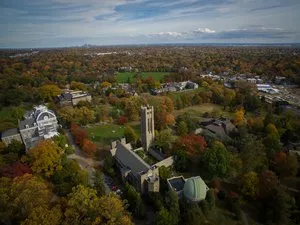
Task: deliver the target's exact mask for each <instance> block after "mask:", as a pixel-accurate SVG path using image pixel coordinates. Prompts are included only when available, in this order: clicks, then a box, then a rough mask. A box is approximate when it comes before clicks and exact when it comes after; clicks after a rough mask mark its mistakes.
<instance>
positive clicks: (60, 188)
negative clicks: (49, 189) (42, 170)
mask: <svg viewBox="0 0 300 225" xmlns="http://www.w3.org/2000/svg"><path fill="white" fill-rule="evenodd" d="M51 181H52V183H53V184H54V185H55V187H54V190H55V193H56V194H57V195H59V196H66V195H67V194H69V193H70V192H71V191H72V188H73V187H74V186H77V185H79V184H81V185H84V186H87V185H88V173H87V171H85V170H82V169H81V168H80V166H79V165H78V163H77V162H76V161H75V160H65V162H64V163H62V169H61V170H59V171H55V172H54V174H53V175H52V176H51Z"/></svg>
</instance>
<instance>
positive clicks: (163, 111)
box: [0, 47, 300, 225]
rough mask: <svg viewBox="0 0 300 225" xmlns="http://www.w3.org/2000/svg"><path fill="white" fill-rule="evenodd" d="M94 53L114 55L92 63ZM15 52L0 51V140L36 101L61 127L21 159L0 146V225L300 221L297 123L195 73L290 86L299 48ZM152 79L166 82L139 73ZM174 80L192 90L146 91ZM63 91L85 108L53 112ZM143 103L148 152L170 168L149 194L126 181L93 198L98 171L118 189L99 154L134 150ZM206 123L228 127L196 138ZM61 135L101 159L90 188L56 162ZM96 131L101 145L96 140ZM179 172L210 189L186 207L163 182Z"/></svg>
mask: <svg viewBox="0 0 300 225" xmlns="http://www.w3.org/2000/svg"><path fill="white" fill-rule="evenodd" d="M97 52H117V54H115V53H114V54H110V55H104V56H97V55H95V54H94V53H97ZM17 53H18V51H15V50H14V51H13V50H11V51H10V50H7V51H2V52H1V54H0V55H1V57H0V62H1V63H0V86H1V91H0V132H3V131H5V130H7V129H9V128H13V127H17V126H18V121H19V120H21V119H22V118H23V115H24V112H25V111H27V110H30V109H31V108H32V106H34V105H37V104H47V106H48V107H49V108H50V109H52V110H53V111H55V113H56V115H57V117H58V120H59V124H61V125H62V128H63V129H61V130H60V133H61V134H60V135H59V136H57V137H55V138H54V139H53V140H52V141H50V140H45V141H42V142H40V143H39V144H38V145H36V146H35V147H34V148H32V149H31V150H30V152H29V153H28V154H26V152H25V149H24V146H23V145H22V144H21V143H19V142H17V141H13V142H12V143H11V144H9V145H8V146H5V145H4V143H2V142H0V175H1V178H0V218H1V223H3V224H28V225H29V224H47V223H46V222H45V221H47V222H48V224H51V225H55V224H132V223H133V222H132V221H133V219H134V220H141V221H143V223H146V222H147V220H151V221H153V223H154V224H157V225H160V224H168V225H177V224H188V225H189V224H191V225H194V224H224V225H226V224H228V225H229V224H244V223H245V218H247V221H248V223H249V224H283V225H285V224H286V225H293V224H295V225H296V224H299V223H300V213H299V210H300V191H299V190H300V166H299V165H300V163H299V162H300V161H299V160H300V159H299V154H298V153H297V152H299V151H298V150H297V148H296V147H295V146H297V144H299V143H300V116H299V114H297V113H295V111H292V110H284V109H283V108H281V104H280V103H273V104H270V103H268V102H266V101H265V99H264V98H261V97H260V96H259V95H258V92H257V90H256V88H255V86H254V85H253V84H250V83H247V82H243V81H238V82H237V84H236V87H235V88H234V89H228V88H226V87H224V85H223V83H222V82H221V81H213V80H211V79H208V78H207V79H206V78H205V79H203V78H201V77H200V76H199V75H201V74H207V73H210V72H211V73H213V74H228V76H230V75H233V74H239V73H244V74H251V75H253V76H255V75H260V76H262V77H266V78H267V79H270V80H272V79H273V78H274V77H275V76H285V77H287V78H288V79H289V81H290V82H292V83H298V84H299V83H300V56H299V54H300V51H299V49H293V48H288V47H286V48H279V47H260V48H259V47H131V48H129V47H123V48H121V47H120V48H119V47H115V48H68V49H44V50H43V49H41V50H40V52H39V53H38V54H35V55H32V56H27V57H14V58H10V57H9V56H10V55H14V54H17ZM128 67H131V70H132V72H133V73H134V74H135V75H134V80H133V81H131V82H130V85H131V86H130V88H131V89H132V90H133V91H127V90H124V88H123V87H122V86H120V85H119V84H118V83H117V82H116V75H117V73H118V72H121V71H123V70H124V68H125V69H126V68H128ZM158 71H161V72H169V75H166V76H164V78H163V79H162V80H161V81H158V80H156V79H154V78H153V77H151V76H149V77H146V78H144V77H141V76H140V75H139V72H158ZM150 74H151V73H150ZM186 80H191V81H193V82H195V83H196V84H198V85H199V87H198V88H197V89H195V90H190V91H183V92H178V93H163V94H161V95H155V96H154V95H151V94H150V92H151V90H152V89H153V88H158V87H160V86H161V84H162V83H164V82H170V81H186ZM66 88H70V89H73V90H82V91H87V92H88V93H90V94H91V96H92V101H91V102H86V101H81V102H79V103H78V104H77V105H76V106H64V105H60V104H58V102H57V99H56V96H57V95H59V94H61V93H63V90H64V89H66ZM143 105H151V106H154V121H155V130H156V131H155V140H154V144H153V147H154V148H155V149H157V150H159V151H160V152H161V153H163V154H164V155H166V156H172V155H173V156H174V159H175V163H174V165H173V168H164V167H162V168H160V173H159V174H160V185H161V189H160V192H159V193H154V194H150V195H148V196H142V195H141V194H140V193H138V192H137V191H136V190H135V189H134V188H133V186H131V185H130V184H127V183H126V184H122V185H121V189H122V194H121V195H120V196H118V195H116V194H114V193H111V194H105V187H104V181H103V179H104V178H103V176H104V175H103V174H105V175H107V176H109V177H112V179H115V180H117V181H118V180H119V181H120V180H121V179H120V175H119V174H118V173H119V172H118V170H116V168H115V162H114V159H113V158H112V157H111V156H110V155H109V154H108V151H107V149H108V148H109V147H107V145H108V143H109V142H110V141H113V140H114V139H116V138H121V137H123V136H124V137H126V139H127V141H128V142H130V143H131V144H132V145H133V146H134V147H140V146H141V141H140V140H139V135H140V134H139V132H138V131H137V130H138V129H139V121H140V108H141V106H143ZM210 118H212V119H220V118H226V119H228V121H230V122H231V123H232V124H233V126H234V129H233V130H232V132H230V133H229V132H228V135H226V138H221V137H218V136H214V135H210V134H208V133H205V132H204V133H201V134H198V133H196V132H195V131H196V130H197V129H199V128H203V127H202V126H201V123H202V122H203V121H205V120H207V119H210ZM136 127H138V128H137V129H136ZM116 128H119V130H117V129H116ZM66 130H67V131H70V135H72V137H73V138H74V141H75V143H76V144H77V146H78V147H79V148H80V149H81V150H82V152H83V153H84V154H86V155H87V157H94V158H96V159H99V160H103V161H104V165H103V166H102V167H101V168H96V173H95V182H94V184H93V185H91V183H90V182H89V175H88V173H87V171H86V170H84V169H82V168H80V166H79V165H78V163H77V162H76V161H75V160H70V159H69V158H68V156H69V155H70V154H73V153H74V149H72V147H71V146H70V143H69V142H68V141H67V138H66V137H67V136H66V133H65V132H66ZM91 130H93V132H95V133H93V132H91ZM111 130H113V131H114V132H113V133H112V132H111ZM96 132H98V133H99V134H97V133H96ZM118 132H120V134H119V133H118ZM103 133H105V135H107V136H105V138H106V139H105V140H104V141H103V140H102V139H101V138H99V139H97V135H103ZM109 133H111V136H109ZM103 136H104V135H103ZM140 154H141V157H145V159H146V158H147V156H146V154H145V155H142V153H140ZM103 155H104V157H103ZM147 160H149V161H147V162H149V163H150V164H151V162H152V161H151V159H147ZM182 174H183V175H185V176H201V177H202V178H203V179H204V180H205V182H206V184H207V185H208V186H209V188H210V190H209V191H208V192H207V195H206V199H205V200H203V201H201V202H200V203H191V202H187V201H185V200H184V199H182V198H179V197H178V196H177V195H176V194H174V193H173V192H172V191H171V190H169V189H168V185H167V179H168V178H170V177H172V176H174V175H182ZM147 210H149V211H152V212H153V213H154V216H153V218H149V215H148V214H147V212H148V211H147Z"/></svg>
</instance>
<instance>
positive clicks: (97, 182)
mask: <svg viewBox="0 0 300 225" xmlns="http://www.w3.org/2000/svg"><path fill="white" fill-rule="evenodd" d="M94 189H95V190H96V191H97V194H98V195H99V196H102V195H105V194H106V187H105V183H104V174H103V173H102V172H101V171H100V170H96V172H95V177H94Z"/></svg>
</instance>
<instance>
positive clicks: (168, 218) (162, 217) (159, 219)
mask: <svg viewBox="0 0 300 225" xmlns="http://www.w3.org/2000/svg"><path fill="white" fill-rule="evenodd" d="M155 225H177V223H175V222H174V220H173V217H172V215H171V213H170V212H169V211H168V210H167V209H166V208H164V207H163V208H162V209H161V210H159V211H158V212H157V213H156V216H155Z"/></svg>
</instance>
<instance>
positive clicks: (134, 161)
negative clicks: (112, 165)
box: [115, 142, 150, 174]
mask: <svg viewBox="0 0 300 225" xmlns="http://www.w3.org/2000/svg"><path fill="white" fill-rule="evenodd" d="M115 157H116V158H117V159H118V160H119V161H120V162H121V163H122V164H123V166H124V167H127V168H128V169H130V170H131V172H133V173H135V174H137V173H139V172H142V171H146V170H149V168H150V166H149V165H148V164H147V163H146V162H144V160H142V159H141V158H140V157H139V156H138V155H137V154H136V153H135V152H134V151H132V150H130V149H128V148H127V147H126V146H125V145H124V144H122V143H120V142H118V143H117V147H116V154H115Z"/></svg>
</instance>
